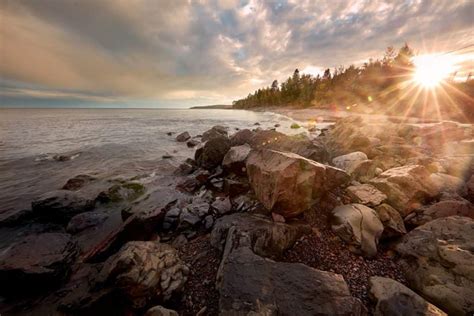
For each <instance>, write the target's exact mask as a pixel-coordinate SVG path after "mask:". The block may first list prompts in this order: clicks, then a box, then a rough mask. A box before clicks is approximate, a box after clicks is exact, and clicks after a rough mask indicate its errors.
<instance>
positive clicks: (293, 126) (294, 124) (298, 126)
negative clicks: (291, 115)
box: [290, 123, 301, 129]
mask: <svg viewBox="0 0 474 316" xmlns="http://www.w3.org/2000/svg"><path fill="white" fill-rule="evenodd" d="M300 127H301V126H300V125H299V124H298V123H293V124H291V125H290V128H291V129H298V128H300Z"/></svg>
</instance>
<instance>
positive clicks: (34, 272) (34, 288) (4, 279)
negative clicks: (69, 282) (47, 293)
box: [0, 233, 77, 296]
mask: <svg viewBox="0 0 474 316" xmlns="http://www.w3.org/2000/svg"><path fill="white" fill-rule="evenodd" d="M76 254H77V248H76V244H75V243H74V242H73V241H72V240H71V236H70V235H68V234H61V233H42V234H33V235H29V236H26V237H23V238H21V239H20V240H18V241H17V242H15V243H14V244H12V245H11V246H10V247H8V248H6V249H3V250H2V251H1V252H0V293H1V294H2V295H5V296H8V295H17V294H28V293H32V292H40V291H44V290H45V289H46V288H49V287H52V286H55V285H58V284H59V283H60V282H61V281H62V280H64V278H65V277H66V276H67V275H68V273H69V271H70V268H71V264H72V263H73V261H74V259H75V256H76Z"/></svg>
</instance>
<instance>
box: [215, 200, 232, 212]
mask: <svg viewBox="0 0 474 316" xmlns="http://www.w3.org/2000/svg"><path fill="white" fill-rule="evenodd" d="M211 206H212V208H213V209H214V210H216V211H217V213H219V214H221V215H222V214H226V213H229V212H230V211H231V210H232V204H231V203H230V199H229V198H228V197H225V198H224V197H218V198H216V200H215V201H214V202H213V203H212V205H211Z"/></svg>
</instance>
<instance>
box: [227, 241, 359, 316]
mask: <svg viewBox="0 0 474 316" xmlns="http://www.w3.org/2000/svg"><path fill="white" fill-rule="evenodd" d="M218 289H219V293H220V300H219V312H220V314H221V315H253V314H255V315H277V314H280V315H302V316H303V315H363V314H364V307H363V305H362V304H361V303H360V301H359V300H357V299H356V298H353V297H352V296H351V295H350V293H349V288H348V286H347V284H346V283H345V281H344V279H343V277H342V276H341V275H338V274H335V273H331V272H325V271H320V270H316V269H313V268H310V267H308V266H306V265H303V264H299V263H282V262H275V261H272V260H269V259H264V258H262V257H259V256H257V255H255V254H254V253H253V252H252V251H251V250H250V249H248V248H245V247H241V248H239V249H236V250H234V251H232V252H231V253H230V255H229V256H228V257H227V258H226V260H225V262H224V264H223V268H222V280H221V282H220V284H219V287H218Z"/></svg>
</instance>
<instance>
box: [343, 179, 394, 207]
mask: <svg viewBox="0 0 474 316" xmlns="http://www.w3.org/2000/svg"><path fill="white" fill-rule="evenodd" d="M346 191H347V193H348V194H349V196H350V197H351V199H352V201H353V202H354V203H360V204H364V205H367V206H370V207H374V206H377V205H379V204H380V203H382V202H383V201H384V200H385V199H386V198H387V196H386V195H385V194H383V193H382V192H380V191H379V190H377V189H376V188H375V187H374V186H373V185H370V184H359V185H351V186H349V187H347V189H346Z"/></svg>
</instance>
